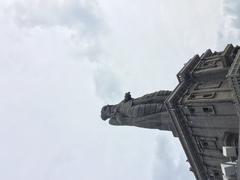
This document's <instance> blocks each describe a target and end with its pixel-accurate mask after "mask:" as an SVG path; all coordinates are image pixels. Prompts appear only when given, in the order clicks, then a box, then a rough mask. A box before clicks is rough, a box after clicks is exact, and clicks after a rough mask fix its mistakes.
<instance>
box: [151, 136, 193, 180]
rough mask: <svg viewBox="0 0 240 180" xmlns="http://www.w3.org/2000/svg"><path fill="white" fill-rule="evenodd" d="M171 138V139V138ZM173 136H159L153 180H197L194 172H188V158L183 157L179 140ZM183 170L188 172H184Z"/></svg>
mask: <svg viewBox="0 0 240 180" xmlns="http://www.w3.org/2000/svg"><path fill="white" fill-rule="evenodd" d="M170 136H171V137H170ZM172 138H173V137H172V135H171V134H168V135H167V136H166V135H164V134H161V135H159V136H158V138H157V140H158V145H157V152H156V158H155V159H156V161H155V166H154V172H153V180H158V179H161V177H162V178H163V177H164V179H174V180H193V179H195V178H194V176H193V174H192V172H190V171H189V172H188V171H187V169H188V168H189V165H188V164H187V162H186V157H185V156H181V155H182V154H183V152H182V151H183V150H181V149H178V148H179V147H180V145H179V140H178V139H177V138H175V139H174V140H171V139H172ZM183 168H185V169H186V171H183Z"/></svg>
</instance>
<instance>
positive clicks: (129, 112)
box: [101, 91, 171, 130]
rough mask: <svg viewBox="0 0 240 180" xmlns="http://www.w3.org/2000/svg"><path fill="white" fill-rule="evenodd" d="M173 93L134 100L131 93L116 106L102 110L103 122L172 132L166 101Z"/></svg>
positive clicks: (147, 95) (159, 92) (145, 96)
mask: <svg viewBox="0 0 240 180" xmlns="http://www.w3.org/2000/svg"><path fill="white" fill-rule="evenodd" d="M170 93H171V91H158V92H154V93H151V94H146V95H144V96H142V97H139V98H136V99H134V98H132V96H131V94H130V92H128V93H126V94H125V97H124V100H123V101H121V102H120V103H119V104H116V105H106V106H104V107H103V108H102V111H101V118H102V120H107V119H110V120H109V124H111V125H116V126H121V125H122V126H124V125H126V126H137V127H143V128H151V129H161V130H171V124H170V117H169V114H168V112H167V110H166V108H165V105H164V101H165V100H166V98H167V97H168V96H169V95H170Z"/></svg>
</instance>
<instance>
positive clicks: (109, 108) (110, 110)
mask: <svg viewBox="0 0 240 180" xmlns="http://www.w3.org/2000/svg"><path fill="white" fill-rule="evenodd" d="M114 107H115V106H114V105H106V106H103V108H102V110H101V118H102V120H104V121H105V120H107V119H108V118H110V117H111V116H112V115H113V114H114Z"/></svg>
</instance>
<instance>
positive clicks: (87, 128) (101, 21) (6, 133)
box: [0, 0, 240, 180]
mask: <svg viewBox="0 0 240 180" xmlns="http://www.w3.org/2000/svg"><path fill="white" fill-rule="evenodd" d="M239 8H240V2H238V1H234V0H211V1H208V0H202V1H197V0H182V1H174V0H148V1H137V0H132V1H127V0H121V1H110V0H6V1H3V0H2V1H0V39H1V41H0V87H1V88H0V99H1V100H0V144H1V148H0V179H4V180H16V179H18V180H33V179H34V180H75V179H76V180H79V179H80V180H113V179H114V180H122V179H124V180H135V179H137V180H161V179H169V180H171V179H174V180H193V179H194V176H193V174H192V173H191V172H190V171H189V164H188V163H187V162H186V157H185V154H184V152H183V150H182V148H181V145H180V142H179V140H178V139H177V138H174V137H173V136H172V134H171V133H170V132H161V131H158V130H149V129H141V128H135V127H114V126H110V125H108V124H107V123H106V122H104V121H102V120H101V119H100V110H101V107H102V106H103V105H105V104H115V103H118V102H119V101H121V100H122V99H123V96H124V93H125V92H128V91H130V92H131V94H132V96H133V97H138V96H141V95H144V94H146V93H151V92H154V91H158V90H165V89H168V90H172V89H174V87H175V86H176V85H177V83H178V82H177V79H176V74H177V72H178V71H179V70H180V69H181V68H182V67H183V65H184V63H186V62H187V61H188V60H189V59H190V58H191V57H193V56H194V55H195V54H202V53H203V52H204V51H205V50H206V49H208V48H211V49H212V50H213V51H215V50H223V49H224V47H225V46H226V45H227V44H228V43H233V44H234V45H236V44H238V43H239V37H240V31H239V28H240V14H239V10H240V9H239Z"/></svg>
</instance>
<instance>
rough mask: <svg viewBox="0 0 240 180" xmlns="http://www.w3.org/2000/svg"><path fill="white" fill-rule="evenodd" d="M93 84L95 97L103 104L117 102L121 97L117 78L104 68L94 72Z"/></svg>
mask: <svg viewBox="0 0 240 180" xmlns="http://www.w3.org/2000/svg"><path fill="white" fill-rule="evenodd" d="M94 82H95V89H96V94H97V96H98V97H100V98H101V99H103V100H104V101H105V103H109V102H114V101H117V100H119V99H121V96H123V93H122V89H121V85H120V81H119V79H118V77H117V76H116V75H115V74H114V72H111V71H110V70H108V69H107V68H106V67H105V68H100V69H98V70H96V72H95V75H94Z"/></svg>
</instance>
